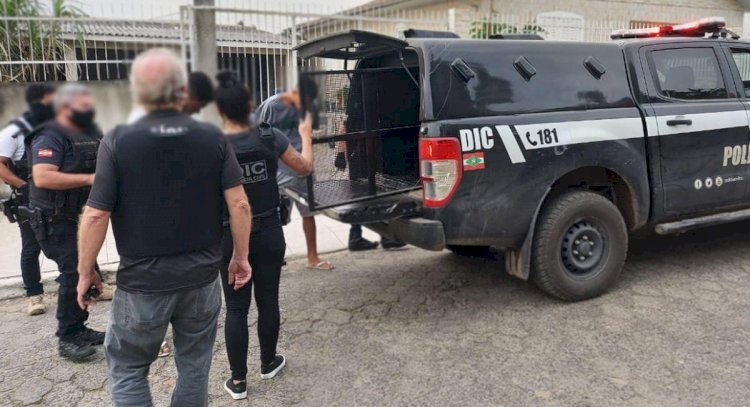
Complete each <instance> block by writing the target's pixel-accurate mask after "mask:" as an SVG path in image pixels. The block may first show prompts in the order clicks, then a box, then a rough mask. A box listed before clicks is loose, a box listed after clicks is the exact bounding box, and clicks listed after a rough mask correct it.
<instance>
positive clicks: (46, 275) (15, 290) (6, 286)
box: [0, 247, 349, 300]
mask: <svg viewBox="0 0 750 407" xmlns="http://www.w3.org/2000/svg"><path fill="white" fill-rule="evenodd" d="M347 250H349V249H348V248H346V247H343V248H340V249H334V250H328V251H325V252H320V253H319V254H321V255H325V254H334V253H340V252H343V251H347ZM306 257H307V255H305V254H296V255H293V256H289V257H287V258H286V260H287V262H293V261H297V260H301V259H305V258H306ZM118 264H119V263H106V264H100V265H99V266H100V267H101V270H102V275H103V276H104V280H105V281H107V282H110V283H114V280H115V273H116V272H117V266H118ZM57 274H58V272H57V270H52V271H43V272H42V284H43V285H44V292H45V293H56V292H57V283H56V282H55V278H57ZM25 295H26V293H25V291H24V289H23V280H22V279H21V276H20V275H19V276H18V277H6V278H0V300H10V299H15V298H21V297H24V296H25Z"/></svg>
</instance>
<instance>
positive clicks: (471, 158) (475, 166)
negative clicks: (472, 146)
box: [463, 153, 484, 171]
mask: <svg viewBox="0 0 750 407" xmlns="http://www.w3.org/2000/svg"><path fill="white" fill-rule="evenodd" d="M463 158H464V171H474V170H483V169H484V153H469V154H464V156H463Z"/></svg>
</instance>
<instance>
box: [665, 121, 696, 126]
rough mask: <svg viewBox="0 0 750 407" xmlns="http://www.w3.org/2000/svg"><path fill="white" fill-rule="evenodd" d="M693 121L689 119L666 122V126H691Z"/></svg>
mask: <svg viewBox="0 0 750 407" xmlns="http://www.w3.org/2000/svg"><path fill="white" fill-rule="evenodd" d="M692 125H693V121H692V120H690V119H672V120H667V126H692Z"/></svg>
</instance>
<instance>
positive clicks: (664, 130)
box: [649, 110, 748, 137]
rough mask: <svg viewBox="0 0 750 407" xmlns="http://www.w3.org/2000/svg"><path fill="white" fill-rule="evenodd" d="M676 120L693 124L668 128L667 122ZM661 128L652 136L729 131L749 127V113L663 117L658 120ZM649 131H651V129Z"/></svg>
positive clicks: (741, 111)
mask: <svg viewBox="0 0 750 407" xmlns="http://www.w3.org/2000/svg"><path fill="white" fill-rule="evenodd" d="M675 119H687V120H691V121H692V122H693V123H692V124H690V125H679V126H668V125H667V122H668V121H670V120H675ZM656 123H657V126H658V128H659V131H658V133H657V132H651V131H649V135H650V136H652V137H653V136H657V135H659V136H669V135H672V134H683V133H694V132H698V131H711V130H720V129H728V128H732V127H747V125H748V122H747V113H746V112H745V111H744V110H735V111H732V112H713V113H690V114H683V115H669V114H667V115H661V116H658V117H657V118H656ZM649 130H651V129H650V128H649Z"/></svg>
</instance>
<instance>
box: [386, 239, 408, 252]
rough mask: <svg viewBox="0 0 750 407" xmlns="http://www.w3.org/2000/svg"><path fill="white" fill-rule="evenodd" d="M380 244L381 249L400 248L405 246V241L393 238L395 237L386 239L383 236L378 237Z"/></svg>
mask: <svg viewBox="0 0 750 407" xmlns="http://www.w3.org/2000/svg"><path fill="white" fill-rule="evenodd" d="M380 246H381V247H382V248H383V249H385V250H388V249H400V248H402V247H404V246H406V243H404V242H400V241H398V240H395V239H388V238H387V237H384V238H382V239H380Z"/></svg>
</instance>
